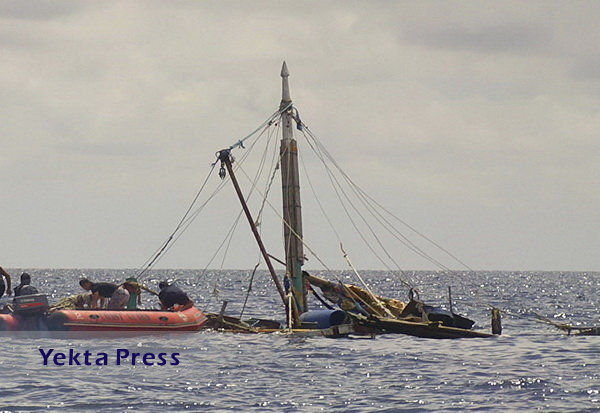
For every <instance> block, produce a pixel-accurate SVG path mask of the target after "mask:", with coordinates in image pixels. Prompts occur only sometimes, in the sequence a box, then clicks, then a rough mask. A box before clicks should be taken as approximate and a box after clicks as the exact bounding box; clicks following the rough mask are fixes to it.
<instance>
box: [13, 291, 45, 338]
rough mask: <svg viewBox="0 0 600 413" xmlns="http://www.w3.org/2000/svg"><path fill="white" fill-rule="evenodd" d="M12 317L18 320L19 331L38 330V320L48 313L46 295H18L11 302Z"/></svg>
mask: <svg viewBox="0 0 600 413" xmlns="http://www.w3.org/2000/svg"><path fill="white" fill-rule="evenodd" d="M13 308H14V315H15V316H16V317H17V318H18V319H19V321H20V322H19V324H20V325H19V330H39V329H40V325H39V324H40V320H41V319H42V318H43V317H45V315H46V312H47V311H48V308H49V306H48V297H47V296H46V294H31V295H20V296H18V297H15V298H14V301H13Z"/></svg>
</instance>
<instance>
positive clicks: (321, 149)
mask: <svg viewBox="0 0 600 413" xmlns="http://www.w3.org/2000/svg"><path fill="white" fill-rule="evenodd" d="M305 130H306V131H308V132H309V133H310V130H309V129H308V128H307V127H306V128H305ZM310 136H311V138H312V140H313V141H314V142H315V145H316V146H317V148H319V152H322V153H324V154H325V156H326V157H327V158H328V159H329V161H330V162H331V163H332V164H333V165H334V166H335V167H336V169H337V170H338V171H339V172H340V174H342V176H343V177H344V179H345V180H346V182H347V183H348V185H349V186H350V189H352V191H353V192H354V194H355V195H356V196H357V198H358V199H359V201H361V203H362V204H363V206H364V207H365V209H366V210H367V211H368V212H369V213H370V214H371V216H372V217H373V218H375V220H376V221H377V222H378V223H379V224H380V225H381V226H382V227H383V228H384V229H385V230H386V231H387V232H388V233H389V234H390V235H392V236H393V237H394V238H396V240H398V241H399V242H401V243H402V244H404V245H405V246H406V247H407V248H408V249H409V250H411V251H413V252H414V253H415V254H417V255H419V256H421V257H423V258H424V259H426V260H427V261H429V262H431V263H432V264H434V265H436V266H438V267H440V268H442V269H445V270H450V269H449V268H448V267H446V266H445V265H443V264H442V263H440V262H439V261H438V260H436V259H435V258H433V257H431V255H429V254H427V253H426V252H425V251H423V250H422V249H421V248H419V247H418V246H417V245H415V244H414V243H413V242H412V241H410V240H409V239H408V238H407V237H406V236H404V235H403V234H402V233H401V232H400V231H398V230H397V229H396V228H394V230H395V231H396V233H397V234H399V235H400V238H399V237H398V235H397V234H396V233H394V231H392V230H391V229H390V227H393V225H391V223H389V221H387V220H385V221H386V222H387V225H385V224H384V223H383V222H381V221H382V220H381V219H380V218H379V217H377V215H376V214H375V213H374V211H376V209H375V208H373V206H372V205H370V204H369V203H368V201H366V200H365V199H364V197H363V196H361V193H360V192H357V191H356V188H355V187H357V185H356V184H354V183H353V181H352V180H350V179H349V177H348V175H347V174H346V173H345V172H344V171H343V170H342V169H341V167H340V166H339V164H338V163H337V162H336V161H335V159H334V158H333V157H332V156H331V154H330V153H329V152H328V151H327V149H326V148H325V147H324V146H323V145H322V144H321V143H320V142H319V140H318V139H316V137H315V136H314V134H313V135H310ZM307 141H308V138H307ZM311 149H313V150H315V148H314V147H313V146H312V145H311ZM319 159H320V160H321V162H323V164H324V166H325V168H326V169H330V168H329V166H328V165H327V163H326V162H325V160H324V158H323V156H322V155H321V156H319ZM332 175H333V174H332ZM333 176H335V175H333ZM336 182H337V184H338V185H339V186H340V188H341V185H340V184H339V181H337V178H336ZM346 198H347V199H348V196H347V195H346ZM351 205H352V206H353V209H354V210H355V212H356V213H357V214H358V215H359V216H361V218H362V219H363V221H366V220H365V219H364V217H362V214H360V212H359V211H358V210H357V209H356V207H354V204H353V203H351ZM366 225H367V226H368V227H369V229H370V230H371V231H372V232H373V230H372V228H371V227H370V226H369V225H368V223H366ZM373 236H374V237H375V238H376V239H377V240H378V238H377V236H376V235H375V234H374V233H373ZM379 245H380V246H381V247H382V249H383V250H384V252H385V253H386V255H387V256H388V258H390V260H391V261H392V262H393V263H394V264H395V265H396V266H397V267H398V269H399V271H400V272H401V273H402V275H403V276H405V277H407V278H408V276H407V274H406V272H404V271H403V270H402V269H401V268H400V267H399V266H398V264H397V263H396V261H395V260H394V259H393V258H392V257H391V256H390V254H389V253H388V252H387V250H386V249H385V248H384V247H383V245H382V244H381V243H380V242H379Z"/></svg>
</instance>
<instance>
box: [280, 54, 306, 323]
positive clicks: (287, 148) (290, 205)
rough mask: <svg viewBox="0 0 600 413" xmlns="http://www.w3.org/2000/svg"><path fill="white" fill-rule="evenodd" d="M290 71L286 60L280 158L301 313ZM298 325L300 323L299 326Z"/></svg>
mask: <svg viewBox="0 0 600 413" xmlns="http://www.w3.org/2000/svg"><path fill="white" fill-rule="evenodd" d="M288 77H289V72H288V68H287V65H286V64H285V62H283V66H282V68H281V78H282V96H281V105H280V109H285V108H288V109H287V110H286V111H285V112H283V113H282V114H281V126H282V130H283V134H282V139H281V147H280V152H279V153H280V159H281V183H282V192H283V219H284V220H285V223H284V225H283V234H284V240H285V262H286V274H287V276H288V277H289V280H290V289H291V292H292V295H293V297H294V301H295V304H296V306H297V308H298V313H299V314H302V313H304V312H306V311H307V310H308V308H307V305H306V286H305V281H304V276H303V275H302V265H304V248H303V244H302V207H301V203H300V179H299V173H298V147H297V144H296V140H295V139H294V135H293V127H292V120H293V119H292V107H291V106H290V105H291V103H292V99H291V98H290V88H289V84H288ZM295 327H298V326H295Z"/></svg>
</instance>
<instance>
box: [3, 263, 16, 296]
mask: <svg viewBox="0 0 600 413" xmlns="http://www.w3.org/2000/svg"><path fill="white" fill-rule="evenodd" d="M5 278H6V284H4V279H5ZM7 286H8V288H6V287H7ZM10 287H11V279H10V274H9V273H7V272H6V271H4V268H2V267H0V297H2V296H3V295H4V292H6V295H12V293H13V292H12V289H11V288H10Z"/></svg>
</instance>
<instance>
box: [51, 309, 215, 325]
mask: <svg viewBox="0 0 600 413" xmlns="http://www.w3.org/2000/svg"><path fill="white" fill-rule="evenodd" d="M206 322H207V318H206V315H205V314H204V313H203V312H202V311H200V310H199V309H197V308H196V307H192V308H189V309H187V310H184V311H159V310H59V311H55V312H53V313H51V314H50V315H49V316H48V318H47V320H46V323H47V325H48V330H51V331H198V330H200V329H202V328H203V327H204V325H205V324H206Z"/></svg>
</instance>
